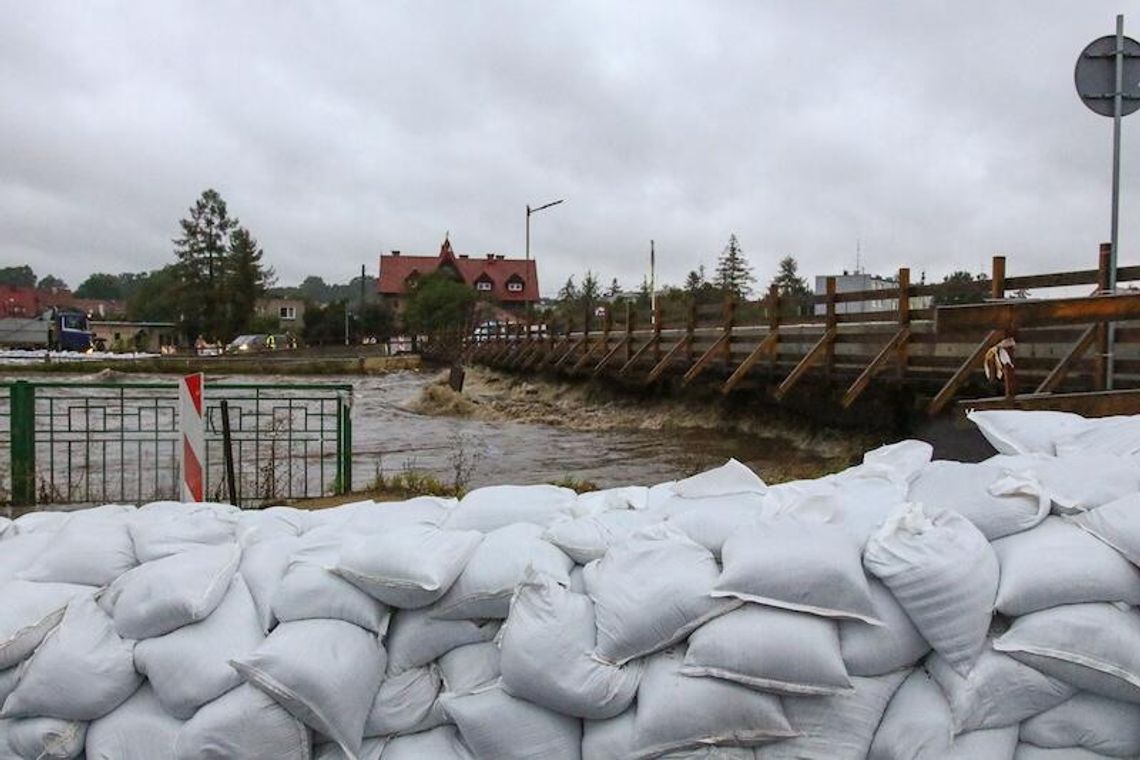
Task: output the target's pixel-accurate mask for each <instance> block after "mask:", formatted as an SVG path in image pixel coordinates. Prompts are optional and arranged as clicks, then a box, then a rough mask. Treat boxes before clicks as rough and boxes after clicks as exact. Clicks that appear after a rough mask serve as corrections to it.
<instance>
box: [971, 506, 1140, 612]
mask: <svg viewBox="0 0 1140 760" xmlns="http://www.w3.org/2000/svg"><path fill="white" fill-rule="evenodd" d="M1097 511H1099V510H1097ZM993 548H994V551H995V552H996V553H997V556H998V562H999V563H1000V565H1001V580H1000V582H999V585H998V593H997V600H996V602H995V606H996V607H997V610H998V611H999V612H1001V613H1002V614H1004V615H1008V616H1010V617H1017V616H1019V615H1026V614H1028V613H1030V612H1036V611H1037V610H1043V609H1046V608H1048V607H1057V606H1059V605H1062V604H1079V603H1081V602H1124V603H1125V604H1133V605H1134V604H1140V568H1137V567H1136V566H1135V565H1133V564H1132V563H1130V562H1129V561H1128V560H1127V559H1125V558H1124V557H1123V556H1121V554H1120V553H1119V552H1117V551H1116V550H1115V549H1113V548H1112V547H1111V546H1109V545H1107V544H1105V543H1104V542H1102V541H1098V540H1097V539H1096V538H1095V537H1094V536H1092V535H1091V534H1090V533H1087V532H1085V531H1083V530H1081V529H1080V528H1079V527H1077V526H1076V525H1073V524H1072V523H1070V522H1068V521H1066V520H1063V519H1061V518H1059V517H1050V518H1048V519H1047V520H1045V522H1043V523H1041V524H1040V525H1038V526H1037V527H1036V528H1034V529H1033V530H1027V531H1025V532H1023V533H1018V534H1016V535H1013V536H1009V537H1007V538H1003V539H1001V540H999V541H995V542H994V544H993ZM1046 558H1047V560H1046ZM1043 560H1046V561H1043Z"/></svg>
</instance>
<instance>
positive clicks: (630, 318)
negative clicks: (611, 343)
mask: <svg viewBox="0 0 1140 760" xmlns="http://www.w3.org/2000/svg"><path fill="white" fill-rule="evenodd" d="M636 324H637V312H636V311H634V310H633V304H632V303H630V302H629V301H626V302H625V360H626V361H629V360H630V359H632V358H633V331H634V330H635V329H636Z"/></svg>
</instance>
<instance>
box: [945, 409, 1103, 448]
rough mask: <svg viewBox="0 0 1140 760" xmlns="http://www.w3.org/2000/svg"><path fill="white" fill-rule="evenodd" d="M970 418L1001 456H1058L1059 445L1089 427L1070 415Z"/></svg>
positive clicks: (997, 413) (981, 414)
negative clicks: (1057, 448) (1061, 439)
mask: <svg viewBox="0 0 1140 760" xmlns="http://www.w3.org/2000/svg"><path fill="white" fill-rule="evenodd" d="M966 417H967V419H969V420H970V422H973V423H974V424H975V425H977V426H978V430H980V431H981V433H982V435H983V436H985V438H986V440H987V441H989V442H990V444H991V445H992V446H993V447H994V448H995V449H997V451H998V453H999V454H1049V455H1053V454H1056V453H1057V450H1056V442H1057V440H1058V439H1060V438H1065V437H1067V436H1070V435H1072V434H1073V433H1076V432H1079V431H1080V430H1082V429H1084V428H1085V427H1087V426H1088V420H1086V419H1085V418H1084V417H1082V416H1080V415H1079V414H1072V413H1071V412H1050V411H1033V412H1029V411H1021V410H1017V411H1009V410H1004V409H1003V410H993V411H969V412H967V413H966Z"/></svg>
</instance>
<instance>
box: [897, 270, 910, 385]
mask: <svg viewBox="0 0 1140 760" xmlns="http://www.w3.org/2000/svg"><path fill="white" fill-rule="evenodd" d="M904 329H907V330H909V329H910V269H909V268H907V267H901V268H900V269H899V330H900V331H901V330H904ZM896 359H897V361H896V362H895V377H897V378H898V379H899V380H902V379H903V378H905V377H906V365H907V363H908V362H909V361H910V353H909V352H908V351H907V341H906V340H903V341H901V342H900V343H899V345H898V351H897V353H896Z"/></svg>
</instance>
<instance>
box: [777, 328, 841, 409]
mask: <svg viewBox="0 0 1140 760" xmlns="http://www.w3.org/2000/svg"><path fill="white" fill-rule="evenodd" d="M835 335H836V329H835V328H834V327H829V328H827V330H826V331H825V332H824V333H823V335H822V336H821V337H820V339H819V340H818V341H816V344H815V345H814V346H812V347H811V349H810V350H809V351H808V352H807V353H806V354H804V358H802V359H800V363H799V364H797V365H796V366H795V368H794V369H793V370H792V371H791V372H790V373H789V374H788V376H787V377H785V378H784V382H782V383H780V385H779V387H778V388H776V400H777V401H780V400H782V399H783V398H784V396H786V395H788V392H789V391H790V390H791V389H792V388H793V387H794V386H795V384H796V383H798V382H799V381H800V378H802V377H803V376H804V374H805V373H807V371H808V370H809V369H811V367H812V365H813V364H815V363H816V362H817V361H819V360H820V359H821V358H823V356H824V354H826V353H827V349H828V348H829V347H830V346H831V344H833V343H834V342H835Z"/></svg>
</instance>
